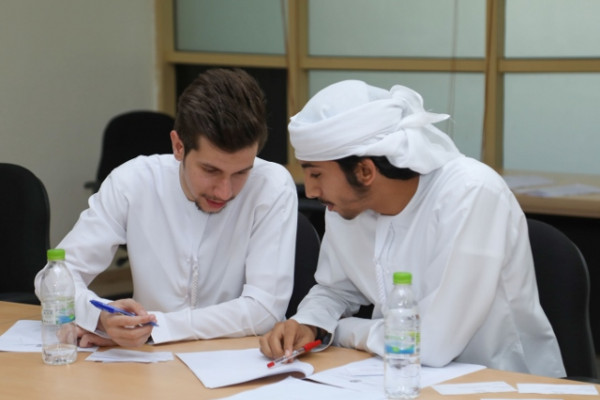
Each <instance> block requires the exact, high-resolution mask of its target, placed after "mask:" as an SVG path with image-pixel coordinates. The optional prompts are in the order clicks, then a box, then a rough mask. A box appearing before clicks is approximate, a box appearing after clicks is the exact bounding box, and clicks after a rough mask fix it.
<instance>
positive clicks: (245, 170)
mask: <svg viewBox="0 0 600 400" xmlns="http://www.w3.org/2000/svg"><path fill="white" fill-rule="evenodd" d="M200 165H201V166H202V167H203V168H211V169H214V170H216V171H220V172H223V170H222V169H221V168H218V167H217V166H215V165H212V164H210V163H204V162H201V163H200ZM252 168H254V164H252V165H249V166H247V167H246V168H242V169H240V170H239V171H234V172H233V174H241V173H243V172H247V171H250V170H251V169H252Z"/></svg>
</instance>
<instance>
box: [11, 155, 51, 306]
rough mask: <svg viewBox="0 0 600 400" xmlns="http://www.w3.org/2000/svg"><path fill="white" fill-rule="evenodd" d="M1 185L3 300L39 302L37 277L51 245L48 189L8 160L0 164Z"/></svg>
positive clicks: (28, 172)
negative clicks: (8, 162)
mask: <svg viewBox="0 0 600 400" xmlns="http://www.w3.org/2000/svg"><path fill="white" fill-rule="evenodd" d="M0 187H2V190H0V253H2V265H0V269H1V274H2V279H0V300H5V301H15V302H24V303H31V304H39V302H38V300H37V297H36V296H35V293H34V286H33V279H34V278H35V275H36V274H37V272H38V271H39V270H41V269H42V268H43V267H44V265H45V264H46V251H47V250H48V247H49V237H50V206H49V202H48V195H47V193H46V188H45V187H44V184H43V183H42V181H40V180H39V179H38V178H37V177H36V176H35V175H34V174H33V173H32V172H31V171H29V170H28V169H26V168H24V167H22V166H19V165H14V164H6V163H0Z"/></svg>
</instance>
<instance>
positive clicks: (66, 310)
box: [42, 300, 75, 325]
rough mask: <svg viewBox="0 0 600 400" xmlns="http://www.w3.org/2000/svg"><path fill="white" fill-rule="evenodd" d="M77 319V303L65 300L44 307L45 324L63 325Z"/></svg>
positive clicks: (43, 319) (43, 318)
mask: <svg viewBox="0 0 600 400" xmlns="http://www.w3.org/2000/svg"><path fill="white" fill-rule="evenodd" d="M73 321H75V304H74V302H73V301H72V300H71V301H64V302H59V303H55V304H52V305H44V306H43V307H42V322H43V323H45V324H53V325H62V324H68V323H69V322H73Z"/></svg>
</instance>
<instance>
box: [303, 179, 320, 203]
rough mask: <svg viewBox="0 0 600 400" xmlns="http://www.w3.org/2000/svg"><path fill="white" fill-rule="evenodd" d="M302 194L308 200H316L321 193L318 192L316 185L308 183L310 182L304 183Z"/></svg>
mask: <svg viewBox="0 0 600 400" xmlns="http://www.w3.org/2000/svg"><path fill="white" fill-rule="evenodd" d="M304 194H305V195H306V197H308V198H309V199H316V198H318V197H320V194H321V191H320V189H319V187H318V185H316V184H314V183H310V182H305V183H304Z"/></svg>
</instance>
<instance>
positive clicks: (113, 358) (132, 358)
mask: <svg viewBox="0 0 600 400" xmlns="http://www.w3.org/2000/svg"><path fill="white" fill-rule="evenodd" d="M172 360H173V353H171V352H170V351H154V352H150V351H137V350H125V349H110V350H106V351H97V352H95V353H93V354H90V355H89V356H88V357H87V358H86V361H101V362H105V363H111V362H138V363H154V362H162V361H172Z"/></svg>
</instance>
